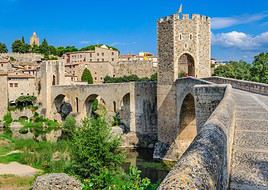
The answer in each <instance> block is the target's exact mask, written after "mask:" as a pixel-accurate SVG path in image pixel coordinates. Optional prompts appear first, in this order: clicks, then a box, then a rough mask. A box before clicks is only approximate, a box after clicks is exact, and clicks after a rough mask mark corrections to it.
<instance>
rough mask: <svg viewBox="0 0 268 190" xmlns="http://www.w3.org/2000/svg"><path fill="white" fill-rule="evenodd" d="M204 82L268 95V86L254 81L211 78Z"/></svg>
mask: <svg viewBox="0 0 268 190" xmlns="http://www.w3.org/2000/svg"><path fill="white" fill-rule="evenodd" d="M203 79H204V80H207V81H211V82H214V83H217V84H230V85H232V87H233V88H235V89H239V90H243V91H248V92H253V93H256V94H262V95H266V96H267V95H268V84H264V83H257V82H252V81H244V80H237V79H231V78H223V77H209V78H203Z"/></svg>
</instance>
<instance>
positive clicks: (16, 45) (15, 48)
mask: <svg viewBox="0 0 268 190" xmlns="http://www.w3.org/2000/svg"><path fill="white" fill-rule="evenodd" d="M23 46H24V45H23V43H22V41H21V40H15V41H14V42H13V43H12V52H14V53H24V52H23V51H24V48H23Z"/></svg>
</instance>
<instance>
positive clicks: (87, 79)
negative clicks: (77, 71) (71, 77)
mask: <svg viewBox="0 0 268 190" xmlns="http://www.w3.org/2000/svg"><path fill="white" fill-rule="evenodd" d="M81 81H83V82H87V83H88V84H93V78H92V75H91V72H90V71H89V70H88V69H87V68H85V70H84V71H83V74H82V77H81Z"/></svg>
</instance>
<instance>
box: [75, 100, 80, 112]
mask: <svg viewBox="0 0 268 190" xmlns="http://www.w3.org/2000/svg"><path fill="white" fill-rule="evenodd" d="M75 102H76V112H77V113H78V112H79V105H78V98H77V97H76V98H75Z"/></svg>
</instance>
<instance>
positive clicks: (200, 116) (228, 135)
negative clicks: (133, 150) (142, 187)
mask: <svg viewBox="0 0 268 190" xmlns="http://www.w3.org/2000/svg"><path fill="white" fill-rule="evenodd" d="M208 81H210V82H208ZM216 83H218V84H216ZM222 84H224V85H222ZM232 87H233V88H232ZM175 89H176V93H175V94H176V96H175V101H176V107H174V108H173V109H175V111H174V113H176V112H177V114H174V118H176V119H174V120H172V122H173V125H170V124H172V123H171V122H169V121H168V118H167V117H166V115H164V116H162V115H158V124H159V120H162V122H165V123H166V125H160V126H159V125H158V139H159V140H160V142H159V143H158V145H157V146H156V151H155V155H156V156H159V157H162V158H165V157H166V158H167V159H172V158H174V157H175V156H177V157H178V158H179V159H178V162H177V164H176V166H175V167H174V168H173V170H172V171H171V172H170V173H169V175H168V176H167V177H166V179H165V180H164V181H163V182H162V184H161V186H160V187H159V189H161V190H162V189H163V190H165V189H202V190H203V189H219V190H224V189H236V190H237V189H241V190H242V189H243V190H255V189H261V190H264V189H268V85H266V84H259V83H254V82H246V81H239V80H234V79H225V78H220V77H210V78H205V79H204V80H198V79H194V78H188V79H179V80H177V81H176V84H175ZM187 94H188V95H187ZM189 94H190V96H193V97H194V104H195V106H194V108H195V119H196V129H195V130H194V129H193V124H192V121H193V120H194V117H193V111H191V109H192V104H191V103H189V98H188V96H189ZM191 101H193V100H191ZM182 102H183V103H182ZM163 103H164V104H165V106H166V103H167V102H165V101H163ZM168 103H170V100H169V101H168ZM184 105H187V108H183V107H184ZM158 108H159V105H158ZM171 110H172V109H171ZM159 111H160V110H159ZM183 112H185V113H183ZM187 112H188V113H187ZM178 114H180V117H179V116H178ZM187 114H188V117H185V115H187ZM168 116H170V114H169V115H168ZM181 120H183V122H182V121H181ZM161 126H163V128H162V127H161ZM165 128H166V131H165ZM193 134H194V136H193Z"/></svg>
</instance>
